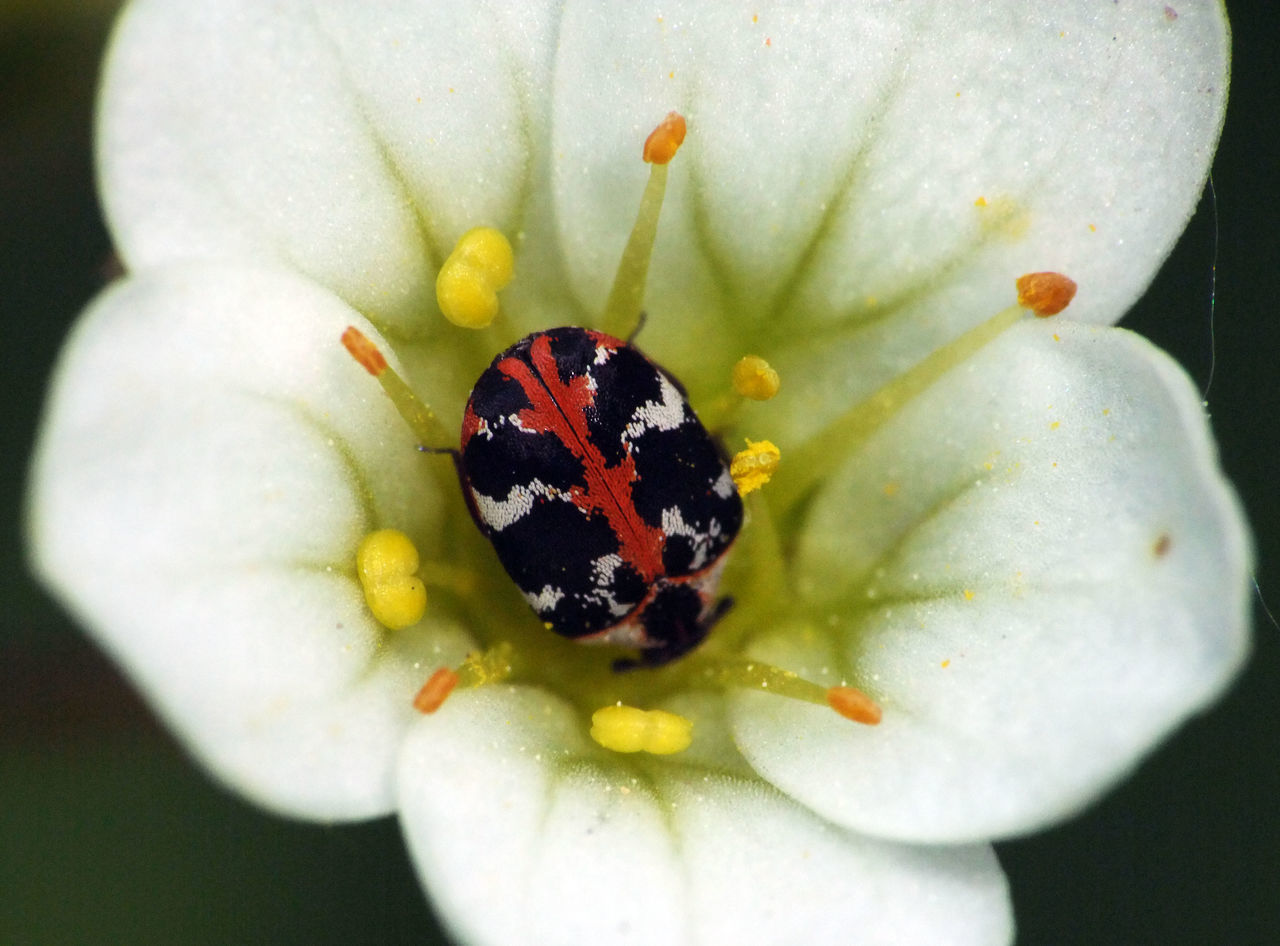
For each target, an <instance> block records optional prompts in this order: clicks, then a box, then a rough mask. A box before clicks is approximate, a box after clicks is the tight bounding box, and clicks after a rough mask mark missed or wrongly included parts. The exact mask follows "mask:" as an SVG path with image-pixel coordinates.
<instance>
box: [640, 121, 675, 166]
mask: <svg viewBox="0 0 1280 946" xmlns="http://www.w3.org/2000/svg"><path fill="white" fill-rule="evenodd" d="M685 130H686V129H685V123H684V116H683V115H681V114H680V113H679V112H668V113H667V117H666V118H664V119H663V120H662V123H661V124H660V125H658V127H657V128H655V129H654V130H653V131H652V132H650V133H649V137H648V138H646V139H645V140H644V152H643V155H642V156H643V157H644V159H645V161H646V162H647V163H648V164H666V163H667V162H668V161H670V160H671V159H672V158H674V157H675V156H676V152H677V151H679V150H680V145H681V144H682V143H683V142H684V133H685Z"/></svg>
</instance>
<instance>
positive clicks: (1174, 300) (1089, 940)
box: [0, 0, 1280, 944]
mask: <svg viewBox="0 0 1280 946" xmlns="http://www.w3.org/2000/svg"><path fill="white" fill-rule="evenodd" d="M213 2H216V0H213ZM1125 2H1130V0H1125ZM1188 2H1190V0H1188ZM1195 2H1202V0H1195ZM113 6H114V4H113V3H110V2H106V0H99V2H88V0H85V2H79V3H77V2H75V0H64V2H55V3H44V4H39V5H36V4H28V5H27V7H26V8H24V7H18V8H17V9H15V8H14V5H13V4H12V3H11V4H8V5H6V6H4V7H3V8H2V9H0V241H2V243H0V298H2V299H3V310H2V311H3V314H4V319H5V321H4V329H5V333H4V340H5V344H4V345H3V375H2V376H0V377H2V383H3V385H4V388H3V402H0V403H2V405H3V408H2V411H0V416H2V417H3V422H2V423H0V433H2V435H3V438H4V439H3V452H2V453H0V455H2V456H4V457H5V458H6V460H7V462H6V463H5V470H4V474H3V477H2V481H3V490H4V492H3V495H2V496H0V509H2V510H3V512H4V516H3V524H4V529H5V534H4V536H3V537H2V538H0V556H3V559H2V562H0V565H2V567H3V571H0V575H3V576H4V601H3V633H2V634H0V943H4V944H8V943H23V944H25V943H40V944H43V943H59V944H61V943H115V942H121V943H123V942H129V943H140V944H147V943H177V942H180V943H259V942H261V943H267V942H270V943H316V944H319V943H362V942H371V943H372V942H378V943H398V942H429V941H431V940H432V937H433V936H437V937H438V935H439V934H438V932H436V930H435V927H434V924H433V921H432V919H431V917H430V914H429V911H428V910H427V908H426V905H425V903H424V901H423V899H422V895H421V894H420V892H419V890H418V886H417V883H416V881H415V879H414V877H413V875H412V872H411V870H410V868H409V865H408V860H407V857H406V855H405V852H404V850H403V847H402V845H401V842H400V838H399V834H398V831H397V829H396V826H395V824H394V822H392V821H389V820H384V821H380V822H376V823H373V824H368V825H360V826H345V827H316V826H313V825H302V824H295V823H291V822H287V821H283V820H281V819H278V818H274V817H269V816H266V815H264V814H261V813H259V812H258V811H256V810H254V809H251V808H249V807H247V806H246V805H244V804H242V803H241V802H240V801H238V800H237V799H236V798H234V797H233V796H231V795H229V794H228V793H226V792H224V791H222V790H221V789H220V788H218V787H216V786H215V785H213V784H211V783H210V782H209V781H208V780H207V779H206V778H205V777H204V776H203V775H202V774H201V773H200V772H199V771H197V770H196V769H195V768H193V767H192V765H191V764H190V763H189V762H188V760H187V759H186V758H185V757H184V756H183V754H182V751H181V750H180V749H179V748H178V747H177V746H176V745H175V744H174V743H173V741H172V740H171V739H170V737H169V736H168V735H167V734H166V733H165V732H164V731H163V730H162V729H161V728H159V727H158V726H157V724H156V723H155V721H154V720H153V719H152V717H151V716H150V715H149V713H148V711H147V709H146V708H145V707H144V706H143V704H142V703H141V702H140V701H139V700H138V698H137V697H136V696H135V695H134V694H133V692H132V691H131V690H130V688H129V686H128V685H127V684H126V683H125V682H124V681H123V680H121V678H120V677H119V676H118V675H117V674H116V672H115V670H114V669H113V668H112V667H111V665H110V664H109V663H107V661H106V660H105V659H104V658H103V657H102V656H101V655H100V654H99V653H98V652H97V650H96V649H95V648H94V647H93V646H92V645H90V644H89V643H88V642H87V641H86V640H85V639H84V637H83V636H82V635H81V633H80V632H79V631H78V630H77V629H76V627H75V626H74V625H73V624H72V623H71V622H70V621H69V620H68V619H67V618H66V616H65V615H64V614H62V612H61V611H60V610H59V609H58V608H57V607H55V606H54V605H53V604H52V602H50V601H49V600H48V599H47V598H46V597H45V596H44V595H43V594H42V593H41V592H40V591H39V590H38V589H36V588H35V586H34V585H33V584H32V583H31V581H30V580H29V578H28V577H27V575H26V571H25V566H24V564H23V559H22V552H21V544H20V531H19V514H18V510H19V508H20V505H21V499H22V490H23V483H24V480H25V475H26V469H25V467H26V458H27V456H28V454H29V451H30V445H31V440H32V437H33V434H34V429H35V424H36V418H37V412H38V410H39V406H40V403H41V400H42V397H43V388H44V382H45V379H46V377H47V375H48V371H49V368H50V366H51V364H52V361H53V358H54V355H55V353H56V351H57V349H58V345H59V342H60V340H61V338H62V336H63V334H64V333H65V331H66V329H67V326H68V325H69V324H70V322H71V321H72V320H73V319H74V318H75V316H76V314H77V313H78V312H79V310H80V309H81V307H82V306H83V305H84V303H85V302H86V301H87V300H88V299H89V298H90V297H91V296H93V295H94V293H95V292H96V291H97V289H98V288H99V286H100V285H101V284H102V281H103V279H104V274H105V272H106V266H107V261H108V260H109V256H110V246H109V243H108V240H107V237H106V234H105V233H104V232H103V229H102V224H101V222H100V220H99V218H98V215H97V208H96V203H95V197H94V191H93V183H92V176H91V161H90V133H91V105H92V94H93V86H94V81H95V76H96V70H97V66H98V60H99V56H100V53H101V48H102V43H103V41H104V38H105V32H106V29H107V26H108V24H109V19H110V11H111V8H112V7H113ZM1230 9H1231V11H1232V15H1233V25H1234V30H1235V65H1234V78H1233V85H1232V95H1231V107H1230V111H1229V114H1228V119H1227V127H1226V133H1225V136H1224V138H1223V142H1222V148H1221V150H1220V151H1219V155H1218V160H1217V163H1216V165H1215V170H1214V183H1215V186H1216V191H1217V208H1216V220H1215V212H1214V206H1213V203H1212V202H1211V201H1210V200H1208V199H1206V200H1205V201H1202V204H1201V207H1200V210H1199V212H1198V213H1197V215H1196V217H1195V219H1194V220H1193V221H1192V224H1191V226H1190V228H1189V229H1188V230H1187V233H1186V235H1185V237H1184V238H1183V240H1182V242H1181V243H1180V244H1179V246H1178V248H1177V250H1176V251H1175V253H1174V254H1173V256H1172V257H1171V259H1170V260H1169V261H1168V263H1167V264H1166V265H1165V267H1164V269H1163V270H1162V271H1161V273H1160V276H1159V278H1158V280H1157V281H1156V283H1155V284H1154V286H1153V287H1152V289H1151V291H1150V292H1149V293H1148V294H1147V296H1146V297H1145V298H1144V299H1143V300H1142V302H1141V304H1140V305H1139V306H1138V308H1137V309H1136V310H1135V311H1134V312H1133V313H1132V314H1131V315H1130V316H1129V318H1128V319H1127V320H1126V322H1125V324H1126V325H1128V326H1130V327H1132V328H1135V329H1137V330H1138V331H1140V332H1142V333H1143V334H1145V335H1147V336H1148V337H1150V338H1152V339H1153V340H1154V341H1156V342H1157V343H1158V344H1160V345H1161V346H1163V347H1164V348H1166V349H1168V350H1169V351H1171V352H1172V353H1173V354H1174V355H1175V356H1176V357H1177V358H1178V359H1179V360H1180V361H1181V362H1182V363H1183V364H1184V365H1185V366H1186V367H1187V369H1188V370H1189V371H1190V372H1191V374H1192V375H1193V377H1195V378H1196V379H1197V380H1198V381H1200V382H1201V383H1202V384H1203V382H1204V381H1205V379H1206V378H1207V377H1208V374H1209V369H1210V328H1209V319H1210V312H1211V311H1215V312H1216V349H1217V368H1216V373H1215V374H1214V380H1213V387H1212V390H1211V391H1210V395H1209V400H1210V403H1211V407H1212V413H1213V420H1214V426H1215V429H1216V431H1217V434H1218V437H1219V441H1220V443H1221V449H1222V456H1223V463H1224V465H1225V467H1226V469H1227V472H1228V474H1229V475H1230V476H1231V478H1232V479H1233V480H1234V481H1235V483H1236V485H1237V487H1238V488H1239V490H1240V492H1241V494H1242V495H1243V497H1244V501H1245V505H1246V506H1247V507H1248V510H1249V514H1250V517H1251V520H1252V523H1253V526H1254V529H1255V533H1256V536H1257V547H1258V562H1259V564H1258V573H1257V578H1258V583H1259V585H1260V586H1261V588H1262V592H1263V595H1265V596H1266V597H1267V598H1268V599H1269V600H1271V602H1272V604H1273V607H1280V573H1278V572H1277V565H1276V562H1277V553H1278V552H1280V549H1278V548H1277V544H1278V543H1280V524H1278V522H1277V520H1278V518H1280V508H1278V507H1280V504H1278V503H1277V501H1276V498H1275V472H1276V466H1277V451H1276V443H1277V432H1278V430H1280V424H1278V421H1277V413H1278V409H1280V403H1277V402H1278V400H1280V384H1278V383H1277V373H1276V366H1277V363H1280V328H1278V327H1277V324H1276V305H1275V300H1276V299H1277V296H1278V295H1280V280H1278V279H1277V264H1276V261H1277V257H1278V256H1280V246H1278V245H1277V243H1278V241H1277V228H1276V224H1277V220H1278V219H1280V215H1278V214H1277V206H1276V195H1277V173H1278V171H1280V134H1278V133H1277V132H1278V130H1277V128H1276V120H1275V111H1276V107H1277V95H1276V86H1275V82H1276V66H1277V56H1278V55H1280V54H1278V52H1277V50H1278V49H1280V32H1278V31H1277V29H1276V25H1275V16H1276V14H1275V13H1274V11H1272V10H1271V9H1270V4H1258V5H1257V8H1256V9H1255V8H1254V7H1252V6H1247V5H1244V4H1236V5H1231V6H1230ZM1215 250H1216V252H1217V260H1218V265H1217V296H1216V307H1214V306H1213V305H1211V301H1212V299H1213V296H1212V295H1211V292H1210V285H1211V274H1212V263H1213V259H1214V255H1215ZM1255 610H1256V613H1257V616H1258V617H1257V622H1256V624H1257V634H1256V652H1255V655H1254V658H1253V660H1252V662H1251V664H1250V666H1249V668H1248V670H1247V671H1246V672H1245V674H1244V676H1243V677H1242V678H1241V680H1240V681H1239V683H1238V684H1237V686H1236V687H1235V688H1234V689H1233V690H1232V692H1231V693H1230V695H1229V696H1228V697H1227V698H1226V699H1225V700H1224V701H1223V702H1222V703H1221V704H1220V705H1219V706H1217V707H1216V708H1214V709H1213V711H1212V712H1210V713H1209V714H1208V715H1206V716H1205V717H1203V718H1202V719H1199V720H1196V721H1195V722H1193V723H1192V724H1191V725H1189V726H1188V727H1186V729H1185V730H1183V731H1182V732H1181V733H1180V734H1179V735H1178V736H1177V737H1176V738H1175V739H1174V740H1172V741H1171V742H1169V743H1168V744H1167V745H1165V746H1164V747H1162V748H1161V749H1160V751H1158V752H1157V753H1156V754H1155V755H1154V756H1152V757H1151V758H1150V759H1148V760H1147V761H1146V762H1145V763H1144V764H1143V765H1142V767H1141V768H1140V770H1139V771H1138V773H1137V775H1136V777H1134V778H1133V779H1132V780H1131V781H1129V782H1128V783H1127V784H1125V785H1124V786H1122V787H1121V788H1120V789H1119V790H1117V791H1116V792H1114V793H1112V794H1111V795H1110V796H1109V797H1108V798H1106V799H1105V800H1104V801H1103V802H1102V803H1100V804H1099V805H1097V806H1096V807H1095V808H1093V809H1092V810H1090V811H1089V812H1088V813H1086V814H1085V815H1084V816H1083V817H1081V818H1079V819H1076V820H1075V821H1073V822H1071V823H1069V824H1066V825H1064V826H1061V827H1059V828H1057V829H1055V830H1053V831H1050V832H1048V833H1046V834H1042V835H1038V836H1036V837H1034V838H1030V839H1027V840H1022V841H1017V842H1014V843H1010V844H1003V845H1000V857H1001V860H1002V862H1003V863H1004V865H1005V867H1006V869H1007V870H1008V872H1009V876H1010V879H1011V883H1012V885H1013V892H1014V900H1015V904H1016V907H1017V912H1018V920H1019V926H1020V929H1021V937H1020V942H1023V943H1027V944H1041V943H1046V944H1072V943H1080V944H1112V943H1115V944H1129V943H1135V944H1136V943H1161V944H1206V943H1207V944H1219V943H1222V944H1254V943H1256V944H1264V943H1275V942H1280V810H1278V809H1277V806H1278V805H1280V722H1278V721H1277V710H1278V709H1280V704H1278V702H1277V700H1276V698H1275V695H1274V694H1275V691H1276V683H1277V680H1280V630H1278V629H1277V628H1276V627H1275V626H1273V624H1272V623H1271V622H1270V621H1269V620H1268V619H1267V618H1266V617H1265V616H1264V615H1263V614H1262V612H1261V609H1260V608H1258V609H1255ZM638 895H641V896H642V893H639V892H638ZM849 941H850V942H856V941H857V931H856V930H850V939H849Z"/></svg>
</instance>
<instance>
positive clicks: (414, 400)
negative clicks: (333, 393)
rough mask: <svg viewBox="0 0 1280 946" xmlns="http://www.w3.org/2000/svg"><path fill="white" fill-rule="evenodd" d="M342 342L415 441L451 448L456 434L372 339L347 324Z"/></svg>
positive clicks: (440, 447)
mask: <svg viewBox="0 0 1280 946" xmlns="http://www.w3.org/2000/svg"><path fill="white" fill-rule="evenodd" d="M342 345H343V347H344V348H346V350H347V351H348V352H350V353H351V357H352V358H354V359H355V360H356V361H358V362H359V363H360V365H361V367H363V368H364V370H365V371H367V372H369V374H371V375H373V376H374V377H375V378H377V379H378V383H379V384H381V385H382V390H383V391H385V392H386V393H387V397H389V398H391V403H392V404H393V405H395V409H396V410H397V411H399V413H400V416H401V417H403V418H404V421H405V423H406V424H408V425H409V428H410V429H411V430H412V431H413V434H414V436H415V437H417V438H418V443H420V444H421V445H422V446H423V447H425V448H427V449H428V450H436V451H440V452H447V451H449V450H452V449H453V446H452V444H453V442H454V438H455V437H456V434H451V433H450V432H449V430H448V429H447V428H446V427H445V426H444V424H442V423H441V422H440V419H439V418H438V417H436V415H435V413H434V412H433V411H432V410H431V408H429V407H427V405H425V404H423V403H422V401H420V400H419V399H418V396H417V395H416V394H414V393H413V391H412V390H410V388H409V385H407V384H405V382H404V379H403V378H401V377H400V375H398V374H396V370H395V369H394V368H392V367H391V366H390V365H388V364H387V359H386V358H384V357H383V355H382V352H380V351H378V348H377V346H376V345H374V344H373V342H371V341H369V339H368V338H366V337H365V336H364V335H363V334H362V333H361V332H360V331H359V329H357V328H355V327H354V326H347V330H346V331H345V332H343V333H342Z"/></svg>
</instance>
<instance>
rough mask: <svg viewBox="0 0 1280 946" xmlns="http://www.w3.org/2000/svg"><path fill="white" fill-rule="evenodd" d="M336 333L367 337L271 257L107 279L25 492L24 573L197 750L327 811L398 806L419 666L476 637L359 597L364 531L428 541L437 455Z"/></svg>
mask: <svg viewBox="0 0 1280 946" xmlns="http://www.w3.org/2000/svg"><path fill="white" fill-rule="evenodd" d="M349 323H355V324H357V325H364V326H366V329H367V323H365V322H364V321H363V320H361V319H360V318H359V317H358V316H356V315H355V313H354V312H352V311H351V310H350V309H349V308H348V307H347V306H346V305H344V304H343V303H342V302H341V301H339V300H338V299H337V298H335V297H334V296H333V295H332V294H330V293H328V292H327V291H324V290H321V289H318V288H316V287H315V286H314V285H312V284H309V283H306V282H303V281H302V280H300V279H298V278H297V277H295V276H291V275H287V274H281V273H274V272H269V271H265V270H251V269H246V268H244V267H240V268H237V269H234V270H232V269H224V268H219V267H211V266H198V267H197V266H185V267H175V268H170V269H167V270H160V271H154V272H152V273H150V274H149V275H147V276H145V277H142V278H138V279H135V280H131V281H128V282H125V283H123V284H121V285H119V286H117V287H115V288H113V289H112V290H110V291H108V292H107V293H106V294H105V295H104V296H103V297H102V298H101V299H100V300H99V301H98V302H97V303H95V305H94V306H93V307H92V308H91V309H90V311H89V313H88V314H87V315H86V316H85V317H84V319H83V320H82V321H81V323H80V325H79V326H78V327H77V329H76V331H75V333H74V334H73V336H72V338H71V341H70V342H69V344H68V346H67V350H66V351H65V352H64V354H63V359H62V362H61V365H60V367H59V370H58V374H57V378H56V381H55V386H54V391H53V396H52V399H51V403H50V406H49V409H48V415H47V417H46V418H45V424H44V430H43V434H42V437H41V441H40V444H39V447H38V451H37V456H36V460H35V466H34V475H33V493H32V498H31V527H30V528H31V538H32V547H33V554H34V558H35V564H36V567H37V570H38V571H39V572H40V573H41V574H42V576H43V577H44V578H45V579H46V581H48V582H49V583H50V585H51V586H52V587H53V588H54V589H55V590H56V591H57V592H58V594H59V595H60V597H61V598H62V599H63V600H64V601H65V602H66V603H67V605H68V606H69V607H70V608H71V609H72V611H74V612H75V613H76V615H77V616H78V617H79V618H80V619H81V620H83V621H84V623H85V625H86V626H87V627H89V628H90V629H91V630H92V632H93V633H94V634H95V635H96V636H98V637H99V638H100V640H101V641H102V642H103V644H104V645H105V646H106V647H107V649H109V650H110V651H111V652H112V653H113V654H114V655H115V656H116V657H117V658H118V659H119V660H120V661H121V662H122V663H123V664H124V666H125V667H126V668H127V669H128V670H129V671H130V673H131V675H132V676H133V678H134V679H135V680H136V681H137V682H138V684H139V685H140V686H141V687H142V689H143V690H145V691H146V693H147V694H148V696H149V697H151V698H152V700H153V701H154V702H155V703H156V704H157V705H158V706H159V708H160V711H161V712H162V713H163V714H164V715H165V717H166V718H167V720H168V721H169V722H170V724H171V725H172V726H173V727H174V728H175V729H176V730H177V731H178V732H179V733H181V734H183V735H184V736H185V737H186V739H187V741H188V743H189V745H191V746H192V748H193V751H194V752H195V753H196V754H197V755H198V756H199V757H200V758H201V760H202V761H203V762H204V763H205V764H206V765H208V766H209V767H210V768H211V769H212V770H213V771H214V772H215V773H216V774H217V775H218V776H219V777H221V778H222V779H224V780H226V781H227V782H229V783H231V784H233V785H235V786H236V787H237V788H238V789H239V790H241V791H242V792H244V793H245V794H247V795H249V796H250V797H252V798H255V799H256V800H258V801H260V802H261V803H263V804H266V805H270V806H273V807H275V808H278V809H280V810H283V811H286V812H290V813H294V814H299V815H308V816H312V817H320V818H342V817H363V816H370V815H374V814H378V813H382V812H385V811H387V810H389V809H390V807H391V804H392V801H391V767H392V760H393V757H394V754H395V751H396V748H397V746H398V743H399V740H400V738H401V733H402V731H403V729H404V727H405V725H406V724H407V723H408V722H409V720H410V717H411V716H412V715H413V713H412V710H411V708H410V701H411V700H412V697H413V694H414V692H415V690H416V688H417V687H418V686H420V685H421V682H422V681H421V677H423V676H425V674H426V670H416V671H415V670H414V668H413V661H414V660H420V661H423V662H424V666H425V667H426V668H427V669H430V667H431V666H434V665H435V664H436V663H438V662H439V661H440V660H441V659H444V660H452V659H455V658H456V657H457V656H458V655H459V654H460V653H461V652H462V651H464V650H465V648H466V646H467V642H466V640H465V638H464V636H463V635H462V634H461V633H459V632H458V631H456V630H454V629H451V628H449V627H448V626H446V625H445V624H444V623H443V622H440V621H437V622H435V624H433V623H432V622H431V621H426V622H423V624H421V625H420V626H419V627H418V628H416V629H413V630H411V631H407V632H403V633H401V634H399V635H395V636H389V635H387V634H385V633H384V632H381V631H380V630H379V629H378V628H377V626H376V625H375V624H374V623H373V621H372V619H371V617H370V616H369V615H368V613H367V610H366V609H365V607H364V604H363V599H362V596H361V592H360V589H359V585H358V583H357V581H356V578H355V568H354V550H355V546H356V544H357V542H358V541H359V538H360V536H361V535H362V534H363V533H364V532H365V531H367V530H369V529H371V528H375V527H380V526H386V525H390V526H395V527H398V528H401V529H403V530H404V531H406V532H408V533H409V534H410V535H411V536H413V537H414V538H415V539H417V540H418V542H419V543H420V547H421V548H423V552H424V555H430V554H432V553H433V552H434V551H435V550H434V549H433V547H432V546H431V545H430V544H429V541H427V540H429V538H430V537H431V536H433V534H434V532H435V531H436V528H437V525H436V524H437V522H438V517H439V509H438V508H437V503H436V501H435V499H434V495H435V494H434V493H433V490H432V488H431V487H430V486H429V480H430V478H431V477H432V475H433V474H432V473H431V468H432V464H436V465H437V466H438V465H440V464H442V462H443V461H440V460H433V459H428V458H426V457H424V456H423V455H422V454H420V453H418V452H417V451H416V450H414V448H413V442H412V439H411V437H410V436H409V434H408V432H407V430H406V429H405V428H404V427H403V425H402V423H401V422H400V421H399V419H398V418H397V417H396V416H395V415H394V413H393V412H392V411H391V409H390V407H389V406H388V404H387V403H386V401H385V398H384V397H383V395H382V393H381V391H379V390H378V388H377V385H376V384H374V383H372V379H371V378H369V376H368V375H367V374H365V372H364V371H363V370H361V369H360V368H359V366H357V365H356V364H355V363H354V362H353V361H352V360H351V358H350V357H349V356H348V355H347V353H346V352H345V351H343V349H342V348H341V346H340V345H339V343H338V338H339V335H340V334H341V332H342V329H343V327H344V326H346V325H347V324H349ZM443 473H444V475H445V477H446V478H447V477H448V476H449V475H450V472H449V471H448V470H447V469H445V470H444V471H443ZM441 647H443V648H445V649H446V650H447V653H446V654H445V655H444V656H443V658H442V657H441V656H440V654H438V653H437V652H436V651H437V649H438V648H441Z"/></svg>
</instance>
